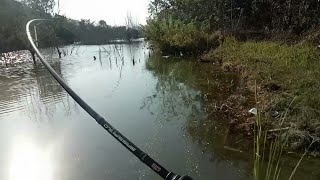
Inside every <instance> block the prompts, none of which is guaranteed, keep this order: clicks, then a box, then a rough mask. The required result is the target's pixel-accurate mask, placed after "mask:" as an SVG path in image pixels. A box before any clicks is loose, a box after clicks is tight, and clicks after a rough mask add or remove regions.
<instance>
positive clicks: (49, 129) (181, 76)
mask: <svg viewBox="0 0 320 180" xmlns="http://www.w3.org/2000/svg"><path fill="white" fill-rule="evenodd" d="M99 49H100V50H101V51H100V52H99ZM116 49H117V50H116ZM64 50H65V51H66V52H67V53H68V54H70V52H71V51H73V53H72V54H71V55H67V56H65V57H63V58H62V59H60V60H59V59H57V57H56V53H54V52H52V51H51V49H47V50H42V51H43V53H44V54H45V55H46V57H47V58H48V59H52V60H51V61H50V63H51V65H52V66H53V67H54V69H55V70H56V71H57V72H58V73H59V74H60V75H61V76H62V77H63V79H65V80H66V82H67V83H68V84H69V85H70V86H71V87H72V88H73V89H74V90H75V91H76V92H77V93H78V94H79V95H80V96H81V97H82V98H83V99H84V100H85V101H87V103H88V104H90V105H91V106H92V107H93V108H94V109H95V110H96V111H97V112H99V113H100V114H101V115H102V116H103V117H105V118H106V119H107V120H108V121H109V122H110V123H111V124H112V125H114V126H115V127H116V128H117V129H118V130H119V131H121V132H122V133H123V134H124V135H125V136H127V137H128V138H129V139H130V140H132V141H133V142H134V143H135V144H136V145H137V146H138V147H140V148H141V149H142V150H144V151H146V152H147V153H149V155H151V156H152V157H153V158H154V159H155V160H157V161H158V162H159V163H160V164H162V165H163V166H165V167H166V168H167V169H169V170H172V171H174V172H176V173H178V174H189V175H191V176H193V177H194V178H195V179H201V180H202V179H204V180H206V179H231V180H233V179H234V180H237V179H250V167H251V164H250V163H248V161H249V159H250V158H249V156H250V155H248V154H246V153H245V152H242V153H241V152H236V151H232V150H227V149H225V148H224V146H225V144H224V143H225V142H224V141H223V137H224V135H223V134H224V133H223V132H224V131H225V130H224V129H219V128H217V127H220V126H219V124H221V122H219V121H217V126H216V128H213V129H212V128H211V129H210V128H207V126H206V124H205V123H206V119H207V116H208V114H207V113H206V112H205V110H204V107H203V106H204V105H203V95H202V93H201V88H196V87H194V86H192V84H194V83H195V82H198V81H200V80H203V79H201V78H203V77H202V76H201V75H199V74H201V73H202V74H203V72H200V71H202V70H206V68H205V67H208V65H199V64H196V63H194V62H192V61H188V60H180V59H176V60H171V59H159V58H154V59H152V58H153V57H154V56H151V59H150V58H149V51H148V50H147V49H146V48H145V45H144V43H140V44H135V45H134V46H131V47H129V46H128V45H117V47H115V46H114V45H105V46H80V47H77V48H73V47H71V46H68V47H64ZM93 56H96V57H97V59H96V60H94V59H93ZM51 57H52V58H51ZM133 59H134V62H133ZM160 60H161V62H162V63H159V62H160ZM208 68H210V67H208ZM210 69H212V68H210ZM211 78H213V81H212V80H211V81H212V85H211V86H210V87H208V88H216V89H217V97H216V99H217V101H219V100H221V99H224V98H225V97H224V94H219V93H220V92H219V89H220V91H221V92H223V91H222V90H225V88H220V86H223V87H224V86H226V85H227V84H228V83H229V82H231V81H232V82H235V81H236V79H237V77H236V76H234V75H232V74H225V73H223V72H219V71H216V72H214V73H213V74H212V76H211ZM230 88H231V89H232V87H230ZM0 91H1V93H0V142H1V144H0V150H1V151H0V179H9V180H44V179H46V180H57V179H59V180H75V179H76V180H88V179H93V180H100V179H116V180H122V179H141V180H149V179H152V180H153V179H155V180H157V179H160V178H159V177H158V175H156V174H155V173H153V172H152V171H151V170H150V169H149V168H147V167H146V166H144V165H143V164H142V163H140V161H139V160H138V159H137V158H135V157H134V156H133V155H132V154H131V153H129V152H128V151H127V150H126V149H125V148H124V147H122V146H121V145H120V144H119V143H118V142H117V141H116V140H114V139H113V138H112V137H111V136H110V135H109V134H108V133H107V132H106V131H105V130H104V129H103V128H101V127H100V126H99V125H98V124H97V123H95V121H94V120H93V119H92V118H91V117H90V116H89V115H87V114H86V113H85V112H84V110H82V109H81V108H80V107H79V106H78V105H77V104H76V103H75V102H74V101H73V100H72V98H71V97H70V96H68V95H67V94H66V93H65V91H64V90H63V89H62V88H61V87H60V86H59V85H58V84H57V83H56V82H55V80H54V79H53V78H52V77H51V75H50V74H49V73H48V72H47V70H46V69H44V67H43V66H42V65H41V64H40V63H38V64H37V65H33V64H32V63H26V64H20V65H17V66H16V67H9V68H1V69H0ZM222 124H223V123H222ZM195 125H196V126H197V128H194V126H195ZM210 127H214V126H210ZM290 162H291V161H290ZM292 166H293V165H291V166H290V167H292ZM306 173H308V175H307V176H306V175H304V174H306ZM300 174H302V175H301V176H299V177H303V179H304V178H306V179H309V178H307V177H311V176H312V177H319V172H317V171H315V170H314V169H312V168H311V170H306V172H303V173H300ZM310 174H311V175H310ZM299 179H300V178H299ZM315 179H316V178H315Z"/></svg>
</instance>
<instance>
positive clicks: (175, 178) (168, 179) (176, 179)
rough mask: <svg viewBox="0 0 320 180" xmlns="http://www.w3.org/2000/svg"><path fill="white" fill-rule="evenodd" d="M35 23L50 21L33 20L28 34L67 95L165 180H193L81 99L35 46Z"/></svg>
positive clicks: (43, 61) (28, 26)
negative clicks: (167, 166)
mask: <svg viewBox="0 0 320 180" xmlns="http://www.w3.org/2000/svg"><path fill="white" fill-rule="evenodd" d="M35 21H50V20H48V19H33V20H31V21H29V22H28V23H27V25H26V32H27V36H28V39H29V41H30V43H31V45H32V47H33V49H34V50H35V51H36V53H37V55H38V57H39V59H40V61H41V62H42V64H43V65H44V66H45V67H46V68H47V70H48V71H49V72H50V74H51V75H52V76H53V77H54V78H55V79H56V80H57V81H58V83H59V84H60V85H61V86H62V87H63V88H64V89H65V90H66V91H67V93H68V94H69V95H70V96H71V97H72V98H73V99H74V100H75V101H76V102H77V103H78V104H79V105H80V106H81V107H82V108H83V109H84V110H85V111H86V112H87V113H88V114H90V116H92V117H93V118H94V119H95V120H96V122H97V123H98V124H100V125H101V126H102V127H103V128H104V129H105V130H107V131H108V132H109V133H110V134H111V135H112V136H113V137H114V138H115V139H116V140H118V141H119V142H120V143H121V144H122V145H123V146H124V147H125V148H127V149H128V150H129V151H130V152H131V153H132V154H134V155H135V156H136V157H137V158H139V159H140V161H141V162H143V163H144V164H146V165H147V166H148V167H150V168H151V169H152V170H153V171H154V172H156V173H157V174H158V175H160V176H161V177H162V178H163V179H165V180H192V178H190V177H189V176H182V177H181V176H180V175H177V174H175V173H173V172H169V171H168V170H167V169H165V168H164V167H163V166H161V165H160V164H159V163H157V162H156V161H155V160H154V159H152V158H151V157H150V156H149V155H148V154H146V153H145V152H143V151H142V150H141V149H139V148H138V147H137V146H136V145H134V144H133V143H132V142H131V141H130V140H129V139H127V138H126V137H125V136H124V135H122V134H121V133H120V132H119V131H118V130H116V129H115V128H114V127H113V126H112V125H111V124H109V123H108V122H107V121H106V120H105V119H104V118H103V117H101V116H100V115H99V114H98V113H97V112H96V111H95V110H93V109H92V108H91V107H90V106H89V105H88V104H87V103H86V102H85V101H84V100H82V99H81V98H80V96H78V95H77V94H76V93H75V92H74V91H73V90H72V89H71V88H70V87H69V86H68V85H67V84H66V83H65V81H64V80H63V79H62V78H61V77H60V76H59V75H58V74H57V73H56V72H55V70H54V69H53V68H52V67H51V66H50V65H49V63H48V62H46V61H45V59H44V57H43V55H42V54H41V53H40V51H39V49H38V47H37V46H36V45H35V43H34V41H33V38H32V36H31V33H30V24H31V23H33V22H35Z"/></svg>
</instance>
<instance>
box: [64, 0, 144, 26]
mask: <svg viewBox="0 0 320 180" xmlns="http://www.w3.org/2000/svg"><path fill="white" fill-rule="evenodd" d="M149 1H150V0H60V14H62V15H65V16H67V17H69V18H72V19H76V20H80V19H90V20H92V21H96V22H98V21H99V20H105V21H106V22H107V24H109V25H124V24H125V18H126V16H127V14H128V13H130V14H131V16H132V17H133V20H136V21H137V23H138V24H145V23H146V18H147V17H148V4H149Z"/></svg>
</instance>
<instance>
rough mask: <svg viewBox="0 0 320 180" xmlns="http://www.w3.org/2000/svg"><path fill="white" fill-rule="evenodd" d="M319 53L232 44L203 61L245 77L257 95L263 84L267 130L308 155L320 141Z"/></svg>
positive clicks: (308, 48) (310, 48)
mask: <svg viewBox="0 0 320 180" xmlns="http://www.w3.org/2000/svg"><path fill="white" fill-rule="evenodd" d="M318 51H319V50H318V49H317V48H316V47H315V46H313V45H311V44H297V45H287V44H282V43H279V42H271V41H270V42H269V41H262V42H254V41H247V42H238V41H236V40H235V39H233V38H227V39H226V40H225V41H224V43H223V44H222V45H221V46H220V47H219V48H217V49H214V50H211V51H210V52H208V53H206V54H205V55H203V57H202V58H203V59H206V60H211V61H216V62H219V63H221V64H222V66H223V67H224V69H225V70H227V71H239V72H240V74H241V80H242V83H243V84H245V85H246V86H247V87H248V88H249V89H251V91H254V90H255V82H257V96H258V97H257V106H258V107H259V108H260V109H261V111H262V116H263V117H264V118H263V122H261V123H262V125H263V127H264V128H266V129H274V130H277V129H279V128H285V129H284V131H281V132H282V133H284V134H286V135H288V141H287V142H288V145H289V146H290V147H291V148H293V149H296V150H303V149H304V148H305V147H308V145H309V144H310V142H312V141H313V140H314V139H316V138H319V137H320V116H319V115H320V94H319V90H320V63H319V52H318ZM273 133H279V132H278V131H273ZM311 149H312V150H313V151H314V152H319V151H320V146H319V144H317V143H314V146H313V147H312V148H311ZM318 155H319V154H318Z"/></svg>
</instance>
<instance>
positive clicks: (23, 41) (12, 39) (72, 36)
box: [0, 0, 141, 53]
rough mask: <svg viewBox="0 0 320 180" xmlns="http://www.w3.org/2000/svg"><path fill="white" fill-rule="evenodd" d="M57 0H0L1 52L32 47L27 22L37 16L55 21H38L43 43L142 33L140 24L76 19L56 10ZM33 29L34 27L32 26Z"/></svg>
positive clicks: (104, 40)
mask: <svg viewBox="0 0 320 180" xmlns="http://www.w3.org/2000/svg"><path fill="white" fill-rule="evenodd" d="M54 7H55V1H54V0H36V1H35V0H22V1H21V2H18V1H15V0H0V53H2V52H8V51H14V50H22V49H28V50H30V49H31V47H30V45H29V43H28V41H27V37H26V33H25V25H26V23H27V22H28V21H29V20H31V19H34V18H47V19H51V20H52V21H51V22H50V23H49V22H43V23H41V24H38V25H37V23H35V24H34V25H37V32H38V33H37V34H38V38H39V45H40V47H48V46H59V45H63V44H70V43H74V42H79V43H81V44H105V43H108V42H110V41H112V40H115V39H122V40H128V41H130V39H135V38H139V37H141V33H140V28H139V27H138V26H109V25H108V24H107V23H106V22H105V21H104V20H100V21H99V22H92V21H90V20H80V21H77V20H73V19H70V18H67V17H65V16H61V15H57V14H55V13H53V9H54ZM31 31H32V33H33V29H31Z"/></svg>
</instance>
